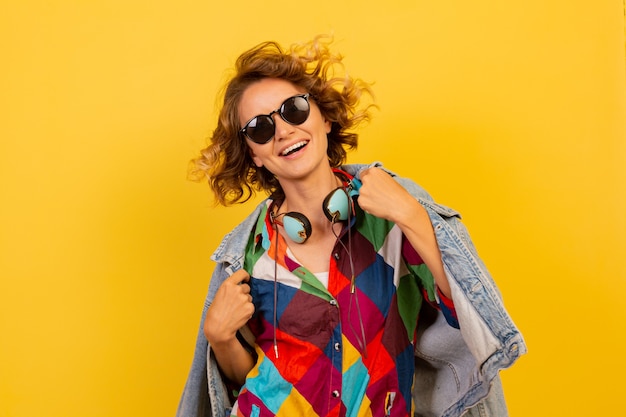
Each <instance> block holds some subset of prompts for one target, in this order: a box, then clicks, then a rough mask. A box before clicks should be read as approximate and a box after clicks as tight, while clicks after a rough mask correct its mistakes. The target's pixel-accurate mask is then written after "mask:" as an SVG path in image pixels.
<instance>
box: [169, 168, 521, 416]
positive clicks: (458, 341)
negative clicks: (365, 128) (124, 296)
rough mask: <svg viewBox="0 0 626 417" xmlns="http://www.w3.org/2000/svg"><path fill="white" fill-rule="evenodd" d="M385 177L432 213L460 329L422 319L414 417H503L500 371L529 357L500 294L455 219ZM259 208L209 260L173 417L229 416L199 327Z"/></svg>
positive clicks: (411, 185)
mask: <svg viewBox="0 0 626 417" xmlns="http://www.w3.org/2000/svg"><path fill="white" fill-rule="evenodd" d="M373 166H376V167H380V168H383V167H382V164H380V163H378V162H376V163H373V164H370V165H345V166H343V167H342V169H343V170H344V171H346V172H348V173H349V174H351V175H354V176H355V177H357V178H359V177H360V173H361V172H362V171H363V170H364V169H367V168H370V167H373ZM383 169H384V168H383ZM387 172H389V174H391V175H392V176H394V178H395V179H396V180H397V181H398V182H399V183H400V184H401V185H402V186H403V187H404V188H405V189H406V190H407V191H409V192H410V193H411V194H412V195H413V196H414V197H415V198H416V199H417V200H418V201H419V202H420V203H421V204H422V206H424V207H425V208H426V210H427V212H428V214H429V216H430V219H431V222H432V224H433V228H434V230H435V235H436V237H437V242H438V244H439V249H440V250H441V254H442V260H443V264H444V269H445V272H446V275H447V277H448V281H449V282H450V286H451V289H452V298H453V300H454V305H455V308H456V312H457V316H458V319H459V324H460V326H461V329H460V331H459V330H456V329H453V328H451V327H450V326H449V325H448V324H447V323H446V321H445V318H444V317H443V315H442V313H441V312H439V313H438V314H437V315H436V316H435V317H433V318H432V320H424V321H422V320H421V319H420V326H419V330H418V334H419V337H418V343H417V345H416V346H415V357H416V370H415V383H414V388H413V399H414V403H415V417H459V416H468V417H479V416H480V417H506V416H507V415H508V412H507V409H506V403H505V400H504V395H503V391H502V386H501V382H500V379H499V376H498V372H499V371H500V370H501V369H505V368H508V367H510V366H511V365H512V364H513V363H514V362H515V361H516V360H517V359H518V358H519V357H520V356H521V355H522V354H524V353H526V344H525V342H524V339H523V337H522V335H521V333H520V332H519V330H518V329H517V327H516V326H515V324H514V323H513V321H512V319H511V317H510V316H509V314H508V313H507V311H506V310H505V308H504V305H503V303H502V298H501V295H500V292H499V291H498V289H497V287H496V285H495V282H494V281H493V279H492V278H491V275H490V274H489V272H488V271H487V268H486V267H485V265H484V264H483V262H482V261H481V260H480V258H479V257H478V255H477V252H476V249H475V247H474V245H473V243H472V241H471V239H470V237H469V234H468V232H467V229H466V228H465V226H464V225H463V224H462V223H461V221H460V215H459V214H458V213H457V212H456V211H454V210H452V209H450V208H447V207H445V206H442V205H440V204H437V203H435V202H434V201H433V199H432V198H431V197H430V195H429V194H428V193H427V192H426V191H425V190H424V189H423V188H422V187H420V186H419V185H417V184H416V183H415V182H413V181H411V180H409V179H406V178H401V177H398V176H396V175H395V174H394V173H392V172H391V171H387ZM263 204H265V202H262V203H261V204H260V205H259V206H257V208H256V209H255V210H254V211H253V212H252V213H251V214H250V215H249V216H248V217H247V218H246V219H245V220H244V221H243V222H242V223H240V224H239V225H238V226H237V227H235V228H234V229H233V230H232V231H231V232H230V233H228V234H227V235H226V236H225V237H224V239H223V240H222V242H221V244H220V245H219V247H218V248H217V250H216V251H215V252H214V253H213V256H212V257H211V259H212V260H213V261H215V262H216V263H217V266H216V268H215V270H214V272H213V275H212V277H211V281H210V283H209V290H208V295H207V298H206V301H205V303H204V308H203V311H202V316H201V320H200V327H199V330H198V336H197V341H196V348H195V353H194V358H193V362H192V366H191V370H190V372H189V376H188V378H187V382H186V384H185V388H184V390H183V394H182V397H181V399H180V403H179V406H178V410H177V413H176V416H177V417H206V416H211V417H224V416H227V415H228V413H229V411H230V408H231V404H230V402H229V399H228V393H227V389H226V386H225V384H224V382H223V380H222V378H221V375H220V372H219V369H218V367H217V363H216V361H215V358H214V357H213V355H212V353H211V349H210V346H209V344H208V342H207V340H206V339H205V337H204V334H203V331H202V328H203V323H204V317H205V315H206V310H207V308H208V307H209V305H210V304H211V301H212V300H213V298H214V296H215V293H216V292H217V289H218V288H219V286H220V285H221V283H222V282H223V281H224V279H225V278H226V277H228V276H229V275H231V274H232V273H233V272H235V271H237V270H238V269H240V268H241V267H242V265H243V256H244V252H245V248H246V244H247V242H248V238H249V236H250V232H251V231H252V229H253V228H254V226H255V224H256V220H257V218H258V216H259V213H260V212H261V207H262V205H263Z"/></svg>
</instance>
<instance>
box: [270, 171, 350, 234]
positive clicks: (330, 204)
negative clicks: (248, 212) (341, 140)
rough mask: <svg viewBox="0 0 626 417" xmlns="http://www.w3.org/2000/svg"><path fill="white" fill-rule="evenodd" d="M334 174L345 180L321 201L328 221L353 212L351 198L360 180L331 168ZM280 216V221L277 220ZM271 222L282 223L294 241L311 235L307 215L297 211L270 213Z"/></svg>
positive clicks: (345, 217) (336, 219) (343, 219)
mask: <svg viewBox="0 0 626 417" xmlns="http://www.w3.org/2000/svg"><path fill="white" fill-rule="evenodd" d="M333 172H335V174H338V175H339V176H342V177H344V178H345V179H346V180H347V181H345V182H344V185H343V186H342V187H337V188H335V189H334V190H332V191H331V192H330V193H329V194H328V195H327V196H326V198H324V201H323V202H322V211H323V212H324V215H325V216H326V218H327V219H328V221H329V222H331V223H335V222H338V221H346V220H348V219H349V218H350V217H351V215H353V214H354V206H353V204H352V198H353V197H355V196H358V195H359V188H361V182H360V181H359V180H358V179H356V178H354V177H353V176H352V175H350V174H348V173H347V172H344V171H341V170H338V169H333ZM278 217H282V218H283V219H282V223H280V222H279V221H278ZM270 218H271V220H272V223H275V224H279V225H282V226H283V228H284V229H285V233H286V234H287V236H289V238H290V239H291V240H293V241H294V242H296V243H304V242H306V241H307V239H308V238H309V237H310V236H311V232H312V231H313V228H312V227H311V222H310V221H309V219H307V217H306V216H305V215H304V214H302V213H298V212H297V211H290V212H287V213H277V214H274V213H270Z"/></svg>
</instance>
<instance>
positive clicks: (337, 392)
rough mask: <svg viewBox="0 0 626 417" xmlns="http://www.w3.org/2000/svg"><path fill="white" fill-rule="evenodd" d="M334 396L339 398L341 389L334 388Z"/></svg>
mask: <svg viewBox="0 0 626 417" xmlns="http://www.w3.org/2000/svg"><path fill="white" fill-rule="evenodd" d="M333 397H334V398H339V391H337V390H334V391H333Z"/></svg>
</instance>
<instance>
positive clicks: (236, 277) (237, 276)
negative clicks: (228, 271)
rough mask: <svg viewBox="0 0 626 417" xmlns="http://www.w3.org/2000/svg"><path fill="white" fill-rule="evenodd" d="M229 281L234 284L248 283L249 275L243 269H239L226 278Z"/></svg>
mask: <svg viewBox="0 0 626 417" xmlns="http://www.w3.org/2000/svg"><path fill="white" fill-rule="evenodd" d="M228 280H229V281H232V282H234V283H236V284H239V283H241V282H248V281H250V274H248V273H247V272H246V271H245V270H244V269H239V270H237V271H235V272H234V273H233V274H232V275H231V276H230V277H228Z"/></svg>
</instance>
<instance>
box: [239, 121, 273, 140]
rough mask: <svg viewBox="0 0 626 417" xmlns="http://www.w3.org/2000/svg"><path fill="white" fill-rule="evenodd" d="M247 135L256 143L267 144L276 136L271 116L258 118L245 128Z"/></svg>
mask: <svg viewBox="0 0 626 417" xmlns="http://www.w3.org/2000/svg"><path fill="white" fill-rule="evenodd" d="M245 132H246V135H247V136H248V137H249V138H250V139H251V140H252V141H253V142H256V143H267V142H269V140H270V139H272V137H273V136H274V121H273V120H272V118H271V117H269V116H257V117H255V118H254V119H252V120H250V123H248V125H247V126H246V128H245Z"/></svg>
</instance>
